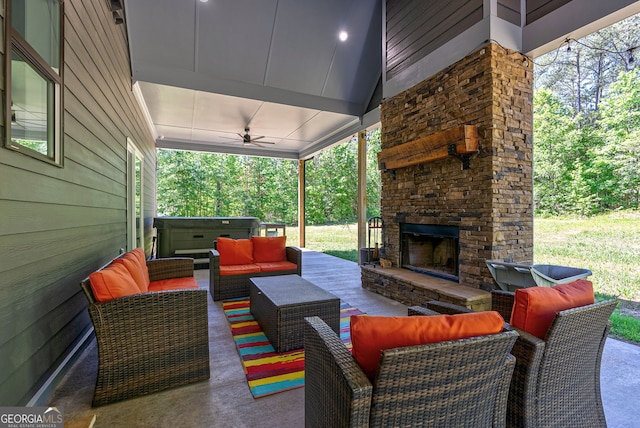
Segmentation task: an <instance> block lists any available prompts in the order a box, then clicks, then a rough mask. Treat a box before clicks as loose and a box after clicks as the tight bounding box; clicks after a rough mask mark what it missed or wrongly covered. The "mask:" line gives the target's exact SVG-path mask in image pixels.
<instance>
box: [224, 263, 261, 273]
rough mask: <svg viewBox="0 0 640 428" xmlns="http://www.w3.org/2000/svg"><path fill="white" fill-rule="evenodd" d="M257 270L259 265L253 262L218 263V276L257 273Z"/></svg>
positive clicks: (258, 270)
mask: <svg viewBox="0 0 640 428" xmlns="http://www.w3.org/2000/svg"><path fill="white" fill-rule="evenodd" d="M258 272H260V266H258V265H255V264H248V265H229V266H222V265H220V276H230V275H242V274H247V273H258Z"/></svg>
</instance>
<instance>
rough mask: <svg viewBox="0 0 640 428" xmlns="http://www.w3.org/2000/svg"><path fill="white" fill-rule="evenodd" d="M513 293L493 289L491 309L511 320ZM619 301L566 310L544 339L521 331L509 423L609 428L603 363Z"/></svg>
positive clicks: (437, 306) (433, 305)
mask: <svg viewBox="0 0 640 428" xmlns="http://www.w3.org/2000/svg"><path fill="white" fill-rule="evenodd" d="M513 298H514V293H512V292H508V291H493V292H492V309H493V310H496V311H498V312H501V315H502V316H503V317H504V318H505V319H506V320H509V319H510V318H511V307H512V306H513ZM616 304H617V302H616V301H615V300H611V301H606V302H600V303H595V304H592V305H588V306H583V307H579V308H575V309H569V310H566V311H561V312H558V313H557V314H556V317H555V319H554V321H553V323H552V324H551V327H550V328H549V330H548V332H547V335H546V337H545V339H544V340H541V339H539V338H537V337H535V336H533V335H531V334H529V333H526V332H524V331H522V330H519V329H517V328H514V327H509V328H510V329H513V330H515V331H517V332H518V333H519V337H518V340H517V341H516V344H515V345H514V347H513V349H512V351H511V353H512V354H513V355H514V356H515V357H516V368H515V371H514V374H513V379H512V381H511V387H510V392H509V403H508V406H507V426H510V427H545V428H546V427H568V426H589V427H605V426H606V421H605V416H604V409H603V406H602V398H601V395H600V362H601V360H602V351H603V349H604V344H605V341H606V338H607V335H608V333H609V329H610V326H611V323H610V322H609V317H610V316H611V313H612V312H613V310H614V309H615V307H616ZM427 307H428V308H430V309H432V310H435V311H437V312H440V313H447V314H452V313H458V312H468V309H466V308H462V307H457V306H455V305H450V304H443V303H441V302H429V303H428V304H427Z"/></svg>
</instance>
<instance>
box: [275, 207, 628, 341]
mask: <svg viewBox="0 0 640 428" xmlns="http://www.w3.org/2000/svg"><path fill="white" fill-rule="evenodd" d="M287 237H288V241H289V243H297V242H298V229H297V228H295V227H287ZM306 241H307V242H306V247H307V248H309V249H311V250H315V251H320V252H324V253H327V254H331V255H333V256H336V257H340V258H343V259H347V260H351V261H354V262H355V261H357V258H358V252H357V250H356V248H355V247H356V246H357V226H356V225H355V224H345V225H330V226H307V228H306ZM534 261H535V263H543V264H554V265H561V266H573V267H581V268H587V269H590V270H591V272H592V273H593V275H592V276H591V277H589V279H590V280H591V281H592V282H593V285H594V288H595V291H596V296H597V298H598V300H605V299H607V298H612V297H617V298H618V299H620V305H619V308H618V309H616V311H615V312H614V314H613V316H612V317H611V320H612V323H613V327H612V330H611V334H612V335H613V336H615V337H618V338H622V339H625V340H629V341H633V342H640V211H625V212H620V213H611V214H606V215H600V216H595V217H589V218H558V217H554V218H540V217H536V218H535V219H534Z"/></svg>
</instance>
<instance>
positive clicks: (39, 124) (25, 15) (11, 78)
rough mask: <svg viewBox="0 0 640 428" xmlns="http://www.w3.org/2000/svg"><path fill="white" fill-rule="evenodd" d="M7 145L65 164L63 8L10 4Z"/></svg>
mask: <svg viewBox="0 0 640 428" xmlns="http://www.w3.org/2000/svg"><path fill="white" fill-rule="evenodd" d="M7 15H8V17H9V19H8V25H7V37H6V40H7V47H6V52H8V55H7V61H8V64H7V65H8V66H7V67H6V76H7V85H6V88H7V97H6V113H7V118H6V123H7V124H10V126H7V127H6V130H7V132H6V136H5V137H6V139H5V145H6V147H7V148H10V149H13V150H16V151H19V152H21V153H24V154H27V155H30V156H33V157H35V158H38V159H42V160H45V161H47V162H51V163H54V164H58V165H61V164H62V113H61V106H62V94H61V88H62V73H61V64H62V54H61V50H62V45H61V41H62V17H63V13H62V5H61V2H60V0H9V1H7Z"/></svg>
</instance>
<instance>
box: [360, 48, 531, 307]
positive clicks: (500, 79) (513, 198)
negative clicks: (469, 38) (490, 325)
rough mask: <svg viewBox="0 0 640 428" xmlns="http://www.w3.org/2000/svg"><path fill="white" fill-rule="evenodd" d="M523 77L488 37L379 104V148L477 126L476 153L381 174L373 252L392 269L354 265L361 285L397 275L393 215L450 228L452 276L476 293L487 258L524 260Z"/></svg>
mask: <svg viewBox="0 0 640 428" xmlns="http://www.w3.org/2000/svg"><path fill="white" fill-rule="evenodd" d="M532 84H533V78H532V61H531V60H529V59H528V58H527V57H526V56H524V55H522V54H520V53H518V52H515V51H510V50H507V49H504V48H502V47H501V46H499V45H496V44H494V43H489V44H488V45H486V46H485V47H483V48H481V49H479V50H478V51H476V52H474V53H472V54H470V55H469V56H467V57H466V58H464V59H462V60H460V61H458V62H457V63H455V64H453V65H451V66H449V67H448V68H447V69H445V70H443V71H441V72H440V73H438V74H437V75H435V76H433V77H432V78H430V79H428V80H426V81H423V82H422V83H419V84H418V85H416V86H414V87H412V88H410V89H409V90H407V91H405V92H403V93H401V94H399V95H397V96H395V97H392V98H389V99H387V100H385V101H384V102H383V103H382V105H381V122H382V128H381V145H382V149H386V148H390V147H395V146H399V145H402V144H404V143H407V142H410V141H414V140H416V139H419V138H422V137H425V136H429V135H432V134H435V133H438V132H441V131H444V130H447V129H450V128H453V127H458V126H462V125H476V126H477V127H478V134H479V151H478V153H477V154H474V155H471V157H470V159H469V161H470V162H469V168H468V169H463V168H462V165H461V163H460V161H459V160H458V159H455V158H446V159H442V160H437V161H432V162H425V163H421V164H418V165H411V166H407V167H404V168H398V169H396V170H395V171H393V174H391V173H389V172H383V173H382V195H381V216H382V220H383V225H384V226H383V230H382V245H381V248H380V257H381V258H383V259H385V262H386V265H389V264H390V265H391V266H392V267H393V268H394V269H392V270H385V269H380V268H378V269H369V268H366V272H365V268H364V267H363V275H362V278H363V279H362V285H363V287H364V288H368V289H371V290H373V291H377V292H381V289H380V287H381V284H382V283H387V284H391V285H394V286H395V284H396V283H397V282H398V281H397V280H394V279H393V277H394V276H395V274H396V272H395V271H396V270H397V269H398V268H400V267H401V258H400V249H401V245H402V242H401V232H400V225H401V224H402V223H412V224H424V225H441V226H446V227H455V228H457V230H458V231H459V239H458V245H459V253H458V257H459V259H458V274H457V283H458V284H459V285H462V286H465V287H467V288H473V289H476V290H477V291H480V290H479V289H481V290H490V289H494V288H496V287H495V284H494V282H493V278H492V277H491V273H490V272H489V270H488V269H487V267H486V263H485V261H486V260H489V259H502V260H507V261H508V260H531V259H532V258H533V208H532V203H533V198H532V195H533V171H532V151H533V146H532V122H533V111H532V93H533V92H532ZM400 270H402V269H400ZM385 271H387V272H386V273H385ZM422 277H423V279H420V278H417V279H416V277H414V276H412V277H411V280H412V281H413V282H416V283H423V284H422V285H424V286H425V287H429V286H430V285H429V284H435V283H436V282H438V281H435V282H434V280H433V279H432V278H430V277H428V276H427V275H422ZM436 279H437V278H436ZM438 284H439V282H438ZM438 284H435V285H433V287H437V286H438ZM382 294H385V293H382ZM425 298H427V297H425ZM396 300H401V299H396ZM414 303H415V302H414ZM417 303H418V304H419V303H420V302H417Z"/></svg>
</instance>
